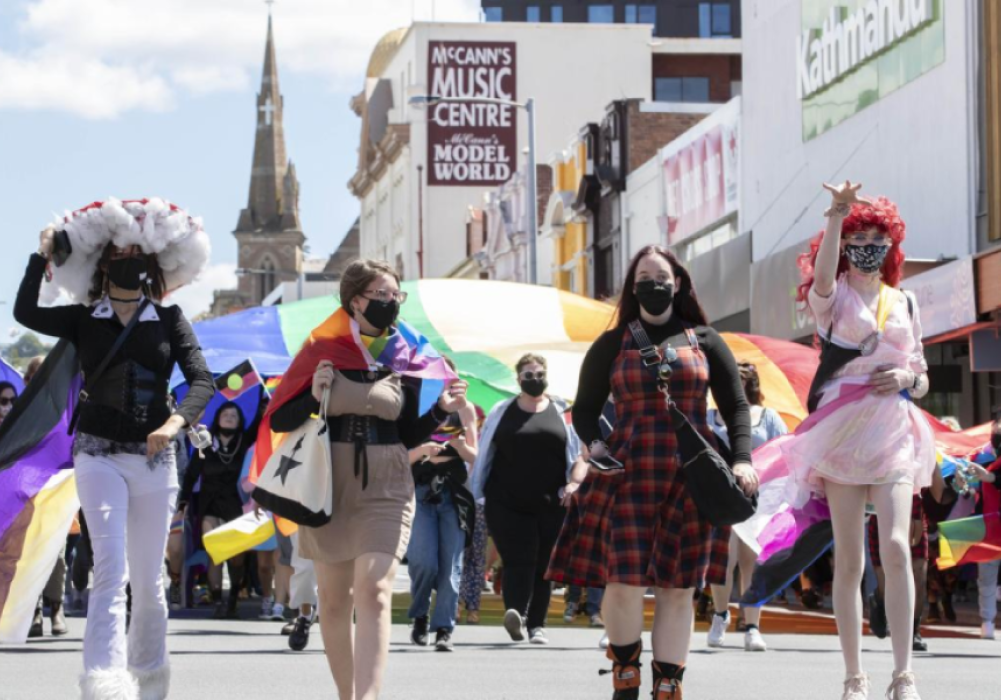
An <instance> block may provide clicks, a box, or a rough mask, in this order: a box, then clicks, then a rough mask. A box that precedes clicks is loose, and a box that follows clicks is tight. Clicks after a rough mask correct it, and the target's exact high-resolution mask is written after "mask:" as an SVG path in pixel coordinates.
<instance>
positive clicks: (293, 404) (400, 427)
mask: <svg viewBox="0 0 1001 700" xmlns="http://www.w3.org/2000/svg"><path fill="white" fill-rule="evenodd" d="M340 374H341V377H342V378H343V379H346V380H348V381H352V382H370V381H379V380H380V379H385V377H386V375H385V374H383V375H381V376H379V377H377V378H376V379H374V380H373V379H369V378H368V377H367V374H368V373H367V372H360V371H352V370H342V371H341V372H340ZM400 386H401V388H402V389H403V409H402V410H401V411H400V417H399V418H397V419H396V429H397V432H398V433H399V435H400V442H402V443H403V446H404V447H406V448H407V449H408V450H409V449H412V448H414V447H417V446H418V445H420V444H421V443H423V442H426V441H427V439H428V438H430V437H431V435H433V434H434V431H435V430H437V429H438V426H440V425H441V424H442V423H443V422H444V421H445V419H446V418H448V413H446V412H445V411H443V410H441V408H439V407H438V404H437V403H436V404H435V405H434V406H432V407H431V410H429V411H428V412H427V413H425V414H424V415H423V416H422V415H419V411H420V396H421V380H419V379H414V378H411V377H403V378H402V379H401V381H400ZM319 411H320V402H319V401H317V400H316V398H315V397H314V396H313V392H312V387H306V388H305V389H304V390H303V391H302V393H300V394H299V395H298V396H296V397H295V398H292V399H289V401H287V402H286V403H285V404H284V405H283V406H281V407H280V408H278V409H277V410H276V411H275V412H274V414H272V416H271V430H272V431H274V432H276V433H290V432H292V431H293V430H296V429H297V428H299V426H301V425H302V424H303V423H305V422H306V421H307V420H308V419H309V417H310V416H312V415H314V414H316V413H319Z"/></svg>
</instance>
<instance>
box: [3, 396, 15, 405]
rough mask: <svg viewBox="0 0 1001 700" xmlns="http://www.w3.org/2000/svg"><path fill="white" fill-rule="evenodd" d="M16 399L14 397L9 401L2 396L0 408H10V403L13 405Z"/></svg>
mask: <svg viewBox="0 0 1001 700" xmlns="http://www.w3.org/2000/svg"><path fill="white" fill-rule="evenodd" d="M16 398H17V397H15V398H13V399H9V398H7V397H6V396H4V397H3V398H0V406H3V407H4V408H6V407H7V406H10V405H11V404H12V403H14V401H15V400H16Z"/></svg>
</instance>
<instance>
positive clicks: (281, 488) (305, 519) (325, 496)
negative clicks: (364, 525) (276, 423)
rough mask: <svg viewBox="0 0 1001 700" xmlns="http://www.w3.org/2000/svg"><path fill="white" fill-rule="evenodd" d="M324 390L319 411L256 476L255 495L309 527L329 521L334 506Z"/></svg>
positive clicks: (327, 397) (327, 391) (273, 509)
mask: <svg viewBox="0 0 1001 700" xmlns="http://www.w3.org/2000/svg"><path fill="white" fill-rule="evenodd" d="M329 400H330V389H329V388H327V389H325V390H324V391H323V398H322V400H321V401H320V414H319V416H317V417H316V419H312V418H311V419H309V420H307V421H306V422H305V423H303V425H302V427H300V428H298V429H297V430H294V431H293V432H291V433H289V434H288V435H287V436H286V437H285V441H284V442H283V443H282V444H281V447H279V448H278V449H277V450H276V451H275V452H274V454H272V455H271V458H270V459H268V463H267V464H266V465H264V470H263V471H262V472H261V475H260V477H259V478H258V479H257V487H256V488H255V489H254V493H253V498H254V500H255V501H256V502H257V503H258V504H260V505H261V506H262V507H263V508H266V509H267V510H270V511H271V512H272V513H274V514H275V515H277V516H279V517H282V518H285V519H286V520H291V521H292V522H294V523H297V524H299V525H305V526H307V527H320V526H321V525H325V524H326V523H328V522H330V516H331V514H332V513H333V507H334V484H333V473H332V471H331V465H330V436H329V435H328V434H327V404H328V402H329Z"/></svg>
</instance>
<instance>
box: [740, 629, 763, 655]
mask: <svg viewBox="0 0 1001 700" xmlns="http://www.w3.org/2000/svg"><path fill="white" fill-rule="evenodd" d="M744 651H768V645H767V644H765V638H764V637H762V636H761V630H759V629H758V628H757V627H750V628H748V630H747V631H746V632H744Z"/></svg>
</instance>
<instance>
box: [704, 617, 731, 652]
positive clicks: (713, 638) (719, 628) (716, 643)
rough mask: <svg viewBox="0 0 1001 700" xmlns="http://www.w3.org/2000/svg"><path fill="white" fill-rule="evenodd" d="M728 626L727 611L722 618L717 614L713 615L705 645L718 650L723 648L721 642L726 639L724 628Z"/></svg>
mask: <svg viewBox="0 0 1001 700" xmlns="http://www.w3.org/2000/svg"><path fill="white" fill-rule="evenodd" d="M729 626H730V611H729V610H727V611H726V613H724V614H723V615H722V616H720V615H719V614H714V615H713V621H712V626H711V627H710V628H709V638H708V640H707V641H706V643H707V644H708V645H709V646H711V647H713V648H714V649H718V648H719V647H721V646H723V640H725V639H726V628H727V627H729Z"/></svg>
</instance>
